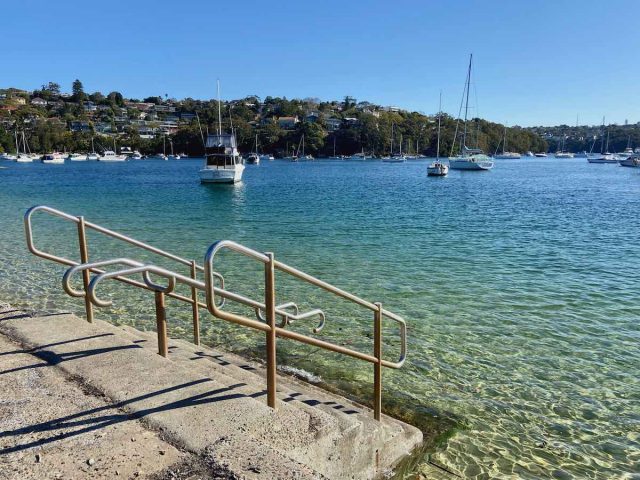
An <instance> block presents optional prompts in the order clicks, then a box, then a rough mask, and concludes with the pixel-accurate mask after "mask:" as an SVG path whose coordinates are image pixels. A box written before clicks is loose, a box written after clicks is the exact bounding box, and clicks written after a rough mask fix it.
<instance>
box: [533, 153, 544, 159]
mask: <svg viewBox="0 0 640 480" xmlns="http://www.w3.org/2000/svg"><path fill="white" fill-rule="evenodd" d="M534 155H535V156H536V157H538V158H544V157H546V156H547V154H546V153H544V152H538V153H534Z"/></svg>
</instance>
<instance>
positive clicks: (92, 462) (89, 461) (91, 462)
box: [87, 458, 96, 467]
mask: <svg viewBox="0 0 640 480" xmlns="http://www.w3.org/2000/svg"><path fill="white" fill-rule="evenodd" d="M95 463H96V461H95V460H94V459H93V458H90V459H89V460H87V465H89V466H90V467H91V466H93V465H94V464H95Z"/></svg>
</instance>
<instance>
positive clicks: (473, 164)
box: [449, 158, 493, 170]
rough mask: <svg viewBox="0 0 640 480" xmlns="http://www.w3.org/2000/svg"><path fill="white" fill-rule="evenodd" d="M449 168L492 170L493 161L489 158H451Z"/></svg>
mask: <svg viewBox="0 0 640 480" xmlns="http://www.w3.org/2000/svg"><path fill="white" fill-rule="evenodd" d="M449 168H451V170H491V169H492V168H493V162H491V161H489V160H471V159H461V158H450V159H449Z"/></svg>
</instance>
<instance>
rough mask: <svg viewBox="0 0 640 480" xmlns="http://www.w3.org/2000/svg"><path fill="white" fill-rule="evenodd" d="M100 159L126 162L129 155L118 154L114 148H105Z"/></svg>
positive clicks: (102, 160)
mask: <svg viewBox="0 0 640 480" xmlns="http://www.w3.org/2000/svg"><path fill="white" fill-rule="evenodd" d="M98 160H99V161H101V162H125V161H126V160H127V157H126V155H118V154H117V153H116V152H114V151H113V150H105V151H104V153H103V154H102V156H101V157H100V158H99V159H98Z"/></svg>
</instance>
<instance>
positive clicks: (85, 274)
mask: <svg viewBox="0 0 640 480" xmlns="http://www.w3.org/2000/svg"><path fill="white" fill-rule="evenodd" d="M78 243H79V244H80V262H81V263H88V262H89V248H88V247H87V231H86V229H85V226H84V217H78ZM90 281H91V276H90V273H89V269H85V270H83V271H82V283H83V285H84V309H85V311H86V312H87V322H89V323H93V304H92V303H91V300H90V299H89V295H88V293H87V292H88V291H89V283H90Z"/></svg>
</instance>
